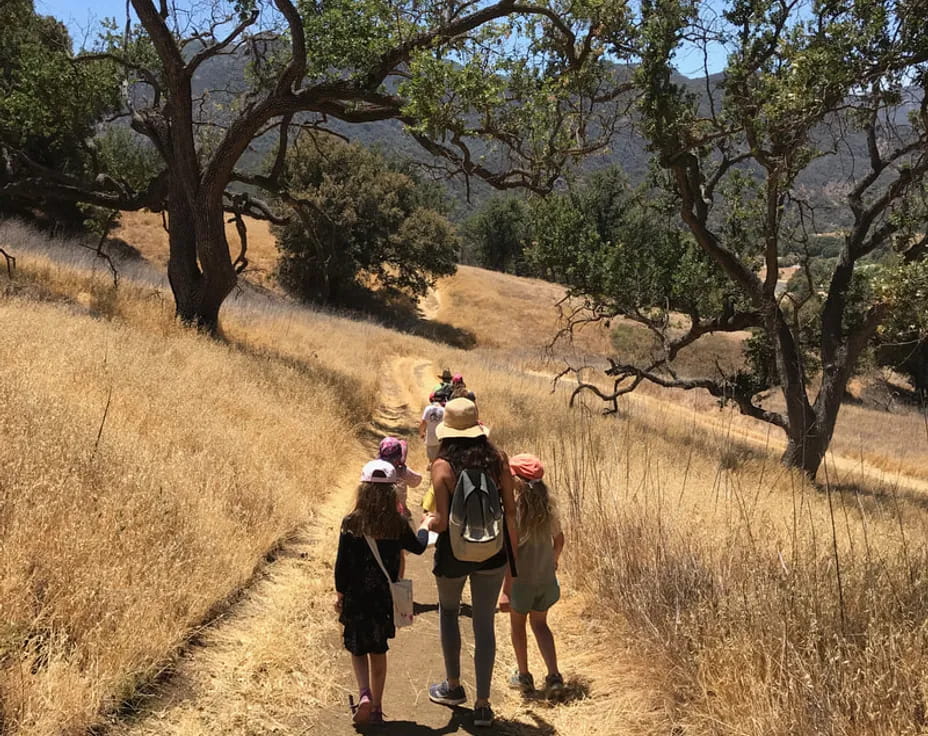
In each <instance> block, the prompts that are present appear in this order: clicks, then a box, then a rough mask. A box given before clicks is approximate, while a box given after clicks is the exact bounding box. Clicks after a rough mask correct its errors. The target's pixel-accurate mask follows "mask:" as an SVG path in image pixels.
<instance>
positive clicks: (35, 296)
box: [0, 224, 403, 734]
mask: <svg viewBox="0 0 928 736" xmlns="http://www.w3.org/2000/svg"><path fill="white" fill-rule="evenodd" d="M11 241H12V242H13V243H15V250H16V254H17V256H18V258H19V263H18V265H19V270H18V272H17V278H16V280H15V281H14V282H13V283H12V284H10V283H8V282H4V283H2V284H0V289H2V290H3V292H2V294H0V319H2V320H3V324H4V325H5V327H4V330H3V332H2V335H0V354H2V355H3V360H2V362H0V401H2V402H3V406H4V412H3V415H2V416H0V467H2V474H0V478H2V482H0V545H2V554H0V621H2V622H3V624H2V629H0V702H2V725H3V732H4V733H5V734H7V733H8V734H65V733H74V734H77V733H84V732H85V731H86V729H87V727H88V726H89V725H91V724H93V723H94V722H96V721H97V720H98V719H99V718H100V715H101V713H103V712H104V711H106V710H108V709H110V708H112V707H115V706H116V705H118V703H119V702H120V701H121V700H122V699H123V698H124V697H126V696H128V695H130V694H132V693H133V692H134V690H135V688H136V686H137V685H138V684H139V683H140V682H143V681H145V680H146V679H148V678H150V677H151V676H152V675H154V674H156V673H157V671H158V670H159V668H161V667H162V666H164V665H165V663H166V662H168V658H169V656H170V655H171V653H172V652H174V651H176V650H177V649H178V647H179V646H181V645H182V644H183V642H184V641H185V640H186V639H187V637H189V636H190V634H191V631H193V630H194V628H195V627H197V626H198V625H199V624H200V623H201V622H203V621H204V620H205V619H206V618H208V617H209V615H210V614H211V612H213V611H215V610H216V606H217V604H219V603H220V602H221V601H223V600H224V599H225V598H226V597H227V596H229V595H230V594H232V593H234V592H235V591H237V590H238V589H240V588H241V586H242V585H243V584H245V583H246V582H247V581H248V579H249V578H250V577H251V575H252V574H253V572H254V570H255V568H256V565H258V564H259V563H260V562H261V560H262V559H263V557H264V555H265V553H266V552H268V550H270V549H272V548H273V547H275V546H276V545H277V544H278V543H279V542H280V541H281V540H282V539H283V538H285V537H286V536H287V535H288V534H289V533H290V532H291V531H292V530H294V529H295V528H297V527H298V526H300V525H302V524H304V523H305V522H306V521H307V520H308V519H309V518H310V516H311V514H312V510H313V507H314V505H315V504H317V503H318V502H319V500H320V499H322V498H324V497H325V496H326V495H327V494H328V493H329V491H330V489H331V486H332V484H333V483H334V482H335V480H336V479H337V477H338V475H339V473H340V472H341V466H340V463H339V462H333V461H332V458H339V459H340V460H344V459H346V458H348V457H354V456H356V454H357V452H358V449H357V441H356V435H357V430H358V427H359V426H360V425H362V424H363V423H364V422H365V421H366V420H367V419H368V418H369V417H370V415H371V412H372V411H373V409H374V407H375V406H376V404H377V380H378V379H377V373H378V368H379V366H380V365H381V364H382V362H383V361H384V360H385V359H386V356H388V355H389V354H390V351H391V350H393V351H396V350H400V349H403V348H402V346H403V338H402V337H401V336H398V335H396V334H395V333H391V332H389V331H387V330H384V329H382V328H378V327H375V326H373V325H368V324H364V323H352V322H348V321H346V320H339V319H337V318H335V317H331V316H327V315H320V314H314V313H311V312H308V311H307V310H300V309H296V308H292V307H288V306H286V305H284V306H281V307H275V306H274V304H273V303H271V302H268V301H267V300H263V299H261V298H259V297H254V296H248V295H244V296H242V297H240V298H239V299H237V300H236V299H233V300H231V302H230V304H229V307H228V308H227V310H226V311H225V328H226V342H225V343H220V342H216V341H214V340H210V339H207V338H205V337H202V336H198V335H196V334H192V333H191V332H190V331H189V330H186V329H182V328H180V327H179V326H178V325H177V324H176V323H175V322H174V320H173V318H172V315H171V309H170V300H169V298H168V297H167V295H166V294H165V293H164V292H163V288H162V286H160V285H159V284H158V283H157V281H158V279H157V275H156V274H150V273H147V272H145V273H142V272H144V270H145V269H144V264H138V265H137V266H136V268H138V269H140V273H141V276H140V278H139V279H137V280H134V281H130V280H129V279H128V278H126V275H125V273H124V274H123V281H122V283H121V285H120V287H119V289H117V290H114V289H113V287H112V281H111V279H110V276H109V273H108V271H107V270H106V269H105V268H101V265H100V264H99V263H98V262H97V260H95V259H94V257H93V255H92V254H89V253H85V252H75V251H74V249H73V246H72V247H71V249H70V250H68V249H67V247H68V246H67V244H55V243H48V242H45V241H43V240H42V239H41V238H39V237H38V236H36V235H35V234H34V233H31V232H30V231H29V230H28V229H24V228H22V227H21V226H17V225H15V224H7V225H5V226H3V229H2V230H0V242H4V243H10V242H11ZM147 276H151V281H147V282H146V280H145V279H146V277H147ZM375 345H377V346H378V349H377V350H374V349H373V347H374V346H375ZM395 345H399V347H396V346H395ZM364 346H368V349H364ZM104 415H105V422H104ZM101 427H102V429H101ZM98 436H99V437H98Z"/></svg>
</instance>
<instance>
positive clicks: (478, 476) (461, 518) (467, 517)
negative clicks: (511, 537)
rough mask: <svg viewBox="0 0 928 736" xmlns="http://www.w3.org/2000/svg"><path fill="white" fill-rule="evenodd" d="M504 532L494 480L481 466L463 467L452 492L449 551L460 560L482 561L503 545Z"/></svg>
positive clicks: (500, 504)
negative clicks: (476, 468) (477, 468)
mask: <svg viewBox="0 0 928 736" xmlns="http://www.w3.org/2000/svg"><path fill="white" fill-rule="evenodd" d="M505 536H506V527H505V524H504V523H503V505H502V502H501V501H500V496H499V489H498V488H497V487H496V483H495V481H494V480H493V479H492V478H491V477H490V476H489V475H488V474H487V473H486V471H484V470H464V471H462V472H461V474H460V475H459V476H458V481H457V484H456V485H455V486H454V493H453V495H452V496H451V510H450V514H449V520H448V537H449V538H450V541H451V552H452V553H453V554H454V556H455V557H456V558H457V559H459V560H461V561H462V562H485V561H486V560H489V559H490V558H491V557H492V556H493V555H495V554H497V553H498V552H500V550H502V549H503V544H504V537H505Z"/></svg>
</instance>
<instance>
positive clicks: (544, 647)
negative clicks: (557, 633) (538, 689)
mask: <svg viewBox="0 0 928 736" xmlns="http://www.w3.org/2000/svg"><path fill="white" fill-rule="evenodd" d="M529 621H530V622H531V624H532V633H533V634H535V641H536V642H538V649H539V651H540V652H541V658H542V659H543V660H544V661H545V666H546V667H547V668H548V674H549V675H557V674H560V672H559V670H558V668H557V651H556V649H555V647H554V634H552V633H551V629H550V628H549V626H548V612H547V611H531V612H530V613H529Z"/></svg>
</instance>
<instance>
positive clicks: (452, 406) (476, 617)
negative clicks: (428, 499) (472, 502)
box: [428, 399, 518, 726]
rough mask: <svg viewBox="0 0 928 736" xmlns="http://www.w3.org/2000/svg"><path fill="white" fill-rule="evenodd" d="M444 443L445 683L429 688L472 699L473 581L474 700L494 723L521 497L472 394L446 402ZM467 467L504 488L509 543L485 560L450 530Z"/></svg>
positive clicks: (438, 488)
mask: <svg viewBox="0 0 928 736" xmlns="http://www.w3.org/2000/svg"><path fill="white" fill-rule="evenodd" d="M436 431H437V433H438V437H439V438H440V439H441V447H440V450H439V453H438V458H437V459H436V460H435V462H433V463H432V484H433V487H434V489H435V512H434V513H433V514H432V515H431V517H430V518H429V520H428V526H429V529H430V530H431V531H436V532H438V541H437V542H436V545H435V567H434V569H433V572H434V573H435V581H436V585H437V587H438V601H439V622H440V633H441V648H442V654H443V655H444V659H445V674H446V677H447V679H446V680H445V681H444V682H441V683H438V684H437V685H432V686H431V687H430V688H429V699H430V700H432V702H434V703H440V704H442V705H450V706H457V705H461V704H462V703H464V702H466V700H467V696H466V694H465V692H464V687H463V685H461V680H460V676H461V631H460V626H459V622H458V617H459V614H460V607H461V593H462V592H463V590H464V584H465V582H467V581H468V580H469V581H470V592H471V608H472V620H473V626H474V670H475V674H476V685H477V697H476V699H475V700H474V725H475V726H490V725H492V723H493V710H492V709H491V707H490V681H491V678H492V675H493V663H494V660H495V658H496V634H495V631H494V628H493V617H494V615H495V613H496V601H497V599H498V597H499V593H500V589H501V588H502V585H503V578H504V577H505V574H506V563H507V553H506V550H507V549H515V548H516V547H517V546H518V538H517V535H516V533H515V526H514V520H515V513H516V511H515V498H514V495H513V481H512V476H511V474H510V472H509V460H508V458H507V457H506V454H505V453H504V452H501V451H500V450H498V449H497V448H496V447H494V446H493V445H492V444H491V443H490V441H489V439H488V435H489V429H488V428H487V427H485V426H484V425H482V424H481V423H480V422H479V421H478V418H477V406H476V405H475V404H474V402H472V401H469V400H468V399H453V400H452V401H449V402H448V404H447V405H446V406H445V414H444V418H443V420H442V422H441V424H439V425H438V428H437V430H436ZM464 470H479V471H483V473H485V474H486V475H487V476H489V477H490V478H492V479H493V481H494V482H495V483H496V486H497V488H498V489H499V493H500V500H501V501H502V506H503V510H504V512H505V515H504V519H505V534H507V535H508V538H509V539H508V542H509V543H508V545H504V546H503V549H502V550H501V551H500V552H499V553H497V554H495V555H493V556H492V557H490V558H489V559H487V560H485V561H483V562H466V561H462V560H459V559H457V558H456V557H455V556H454V554H453V553H452V549H451V541H450V538H449V534H448V518H449V509H450V507H451V497H452V494H453V493H454V490H455V486H456V484H457V481H458V476H459V475H460V473H461V472H462V471H464Z"/></svg>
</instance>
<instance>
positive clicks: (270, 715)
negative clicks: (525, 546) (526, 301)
mask: <svg viewBox="0 0 928 736" xmlns="http://www.w3.org/2000/svg"><path fill="white" fill-rule="evenodd" d="M433 374H434V370H433V369H432V364H431V363H430V362H429V361H427V360H424V359H415V358H398V359H396V360H394V361H393V362H392V363H391V365H390V368H389V370H388V371H387V372H386V376H385V381H384V388H385V395H384V404H383V406H382V408H381V410H380V411H379V412H378V415H377V416H376V417H375V420H374V422H373V425H372V428H371V433H370V435H369V436H368V437H367V438H366V441H365V442H364V443H363V446H359V448H358V452H357V454H356V455H355V456H354V457H351V458H337V459H333V460H336V461H340V462H344V464H345V466H346V471H345V476H344V480H343V482H342V483H341V484H339V486H338V487H337V488H336V489H334V491H333V492H332V494H331V495H330V496H329V498H328V500H327V501H326V502H325V503H324V504H323V505H322V506H321V507H320V508H319V509H318V512H317V514H316V516H315V518H314V519H313V520H312V522H311V523H310V524H309V525H308V526H307V527H306V529H305V530H303V532H301V533H300V534H299V535H297V537H296V538H294V539H293V540H291V542H290V543H288V544H287V545H286V546H285V548H284V550H283V552H282V553H281V554H280V555H279V556H278V557H277V558H276V559H275V560H274V561H272V562H270V563H269V564H268V565H267V568H266V570H265V572H264V576H263V579H262V580H261V581H260V582H258V583H257V584H256V585H255V586H254V587H253V588H252V589H251V590H250V591H249V592H248V593H247V594H246V595H245V596H243V599H242V600H241V602H240V603H239V604H237V605H236V606H235V607H234V609H233V610H232V611H230V612H229V615H228V616H227V617H226V618H225V619H224V620H223V621H221V622H219V623H218V624H217V625H215V626H213V627H212V628H211V629H209V630H208V631H205V632H203V634H202V635H201V637H200V638H199V640H198V641H197V642H196V644H194V645H192V646H191V647H189V648H188V650H187V651H186V652H185V653H184V655H183V657H182V658H181V659H180V660H179V661H178V662H177V663H176V666H175V668H174V669H173V671H172V673H171V674H170V676H169V677H167V678H165V681H164V682H163V683H162V684H161V685H159V686H157V687H155V688H154V689H153V690H152V691H151V692H150V693H148V694H147V699H145V700H141V699H140V701H139V705H138V710H137V711H136V712H134V713H131V714H128V715H127V716H125V717H124V718H123V719H122V720H121V721H119V722H117V723H114V724H113V725H112V726H111V728H110V729H109V731H108V732H109V733H110V734H114V735H118V736H130V735H131V736H154V735H155V734H158V735H163V734H183V735H184V736H187V735H189V734H249V735H250V734H255V735H257V734H281V735H284V734H325V736H342V735H347V734H353V733H355V732H356V731H355V729H354V728H353V726H352V725H351V723H350V720H349V717H348V714H347V707H346V704H347V696H348V694H349V693H351V692H353V691H354V687H355V686H354V683H353V678H352V676H351V673H350V667H349V663H348V658H347V654H346V653H345V651H344V649H343V648H342V646H341V640H340V633H341V632H340V627H339V625H338V623H337V620H336V616H335V614H334V612H333V610H332V599H333V593H332V563H333V561H334V557H335V547H336V544H337V530H338V525H339V522H340V519H341V517H342V515H343V514H344V513H345V512H346V511H347V510H348V508H349V507H350V504H351V501H352V497H353V491H354V488H355V485H356V478H357V469H358V467H359V466H360V463H361V461H362V460H363V459H365V457H370V456H372V454H373V452H374V446H375V444H374V443H375V440H377V439H379V437H380V436H382V435H383V434H384V433H391V434H395V435H400V436H405V437H407V438H409V439H410V447H411V453H410V466H411V467H413V468H415V469H420V470H421V469H423V468H424V466H425V458H424V448H423V447H422V446H421V444H420V443H419V441H418V438H417V437H416V434H415V426H416V423H417V422H416V415H417V413H418V409H419V404H420V403H421V397H422V396H424V395H425V393H426V392H427V391H428V389H429V387H430V386H431V384H432V383H433V379H434V375H433ZM424 489H425V488H424V486H423V487H422V488H420V489H410V500H411V502H414V501H416V500H418V499H419V498H421V494H422V492H423V491H424ZM411 505H413V508H414V509H415V510H418V507H417V506H415V504H414V503H413V504H411ZM431 564H432V550H431V549H429V550H427V551H426V553H425V554H424V555H422V556H421V557H415V556H413V555H409V556H408V557H407V577H410V578H412V580H413V581H414V586H415V599H416V603H417V609H418V616H417V620H416V623H415V625H414V626H412V627H410V628H407V629H402V630H400V631H399V632H398V636H397V638H396V639H395V640H394V641H392V642H391V650H390V656H389V660H388V667H389V672H388V677H387V689H386V694H385V698H384V709H385V711H386V715H387V717H388V719H389V723H388V724H387V725H386V726H384V727H380V728H376V729H374V728H371V729H370V730H371V731H372V732H374V733H391V734H398V735H399V734H402V735H403V736H427V735H430V734H436V735H437V734H456V733H489V734H513V735H515V736H534V735H539V736H541V735H545V736H547V735H550V734H571V736H593V735H597V736H598V735H602V736H605V735H607V734H608V735H609V736H618V735H620V734H648V733H660V732H665V733H666V732H667V725H668V724H667V722H666V720H665V716H664V713H663V708H662V707H661V704H660V701H659V700H658V699H657V698H656V697H655V696H654V695H653V693H652V692H651V691H649V690H648V689H647V688H646V687H645V683H646V682H647V681H648V679H649V678H648V674H647V673H648V671H649V669H650V665H647V664H646V663H642V662H640V658H639V657H638V656H637V655H636V653H635V651H634V638H633V637H632V636H631V635H630V634H629V633H628V632H627V631H625V630H624V628H623V626H622V624H621V623H620V622H618V621H616V620H611V621H608V622H606V621H600V620H598V618H597V614H598V613H600V612H597V611H595V607H594V605H593V602H592V601H591V600H590V599H589V598H588V597H586V596H584V595H582V594H580V593H578V592H576V591H574V590H572V587H571V585H570V581H565V582H566V584H565V585H564V590H565V595H564V599H563V600H562V602H561V603H559V604H558V605H557V606H555V608H554V609H553V611H552V617H551V620H552V626H553V628H554V630H555V634H556V636H557V637H558V642H559V646H560V655H561V663H562V667H561V669H562V671H563V672H564V673H565V675H566V676H567V680H568V684H569V692H570V697H569V698H568V702H566V703H564V704H558V705H556V706H551V705H550V704H548V703H546V702H544V701H543V700H542V701H539V700H523V699H522V698H521V697H519V696H518V695H517V694H515V693H513V692H512V691H509V690H504V689H503V686H504V684H505V679H506V677H507V674H508V672H509V671H511V668H512V666H513V658H512V654H511V648H510V646H509V641H508V622H507V620H506V619H505V618H504V617H503V616H497V642H498V655H497V666H496V671H495V673H494V691H493V704H494V708H495V710H496V711H497V714H498V722H497V724H496V725H495V726H494V727H493V728H491V729H475V728H474V726H473V725H472V722H471V714H470V710H469V708H466V707H465V708H460V709H455V710H451V709H448V708H444V707H441V706H436V705H434V704H432V703H430V702H429V700H428V696H427V687H428V685H429V684H430V683H432V682H437V681H438V680H440V679H442V678H443V676H444V673H443V664H442V658H441V649H440V645H439V638H438V614H437V595H436V591H435V584H434V579H433V578H432V575H431ZM466 598H467V592H466V591H465V600H466ZM461 625H462V638H463V640H464V650H463V656H462V668H463V673H462V679H463V681H464V684H465V687H466V688H467V691H468V694H469V696H470V697H472V696H473V692H474V686H473V662H472V656H473V649H472V643H473V636H472V632H471V630H470V626H469V621H468V619H467V618H466V616H462V619H461ZM530 656H531V657H532V663H533V667H534V669H535V671H536V672H538V673H539V674H542V670H541V667H540V662H539V658H538V656H537V653H536V652H534V651H532V652H531V653H530Z"/></svg>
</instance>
